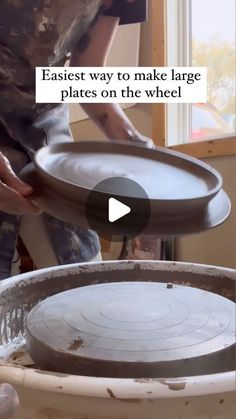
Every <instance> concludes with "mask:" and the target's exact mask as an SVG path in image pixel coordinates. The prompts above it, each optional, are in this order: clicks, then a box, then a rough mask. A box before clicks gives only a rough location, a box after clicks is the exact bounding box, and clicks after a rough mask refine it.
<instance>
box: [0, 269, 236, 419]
mask: <svg viewBox="0 0 236 419" xmlns="http://www.w3.org/2000/svg"><path fill="white" fill-rule="evenodd" d="M118 282H119V283H120V284H123V285H124V287H125V286H129V284H130V283H131V284H130V285H132V287H133V286H136V285H135V284H138V285H137V286H139V285H140V286H142V283H143V282H145V284H146V285H148V286H150V287H151V288H152V287H155V286H157V287H159V288H160V290H161V289H163V291H164V290H165V292H166V293H167V292H170V293H173V301H174V302H173V301H172V304H171V308H170V312H169V311H168V312H167V306H168V304H170V303H169V301H170V300H169V301H168V300H167V299H166V298H164V294H163V299H162V301H161V302H160V306H161V303H162V308H160V312H158V313H157V312H155V309H153V306H151V305H149V309H150V310H149V311H145V310H143V311H142V317H145V316H146V319H145V320H146V321H147V323H146V324H147V325H148V327H147V328H146V330H143V333H148V330H149V329H150V325H151V323H153V322H155V319H156V317H158V316H159V317H158V321H159V322H161V321H164V320H163V319H164V318H166V320H165V322H166V325H167V323H168V321H169V322H170V321H171V319H172V320H173V319H174V318H175V316H176V332H177V333H178V336H177V339H180V336H181V327H182V326H184V325H185V326H186V329H185V330H182V332H183V333H184V332H185V335H186V336H187V337H188V338H189V339H190V337H191V336H192V338H193V340H192V346H191V350H192V351H193V352H192V353H191V356H190V347H188V346H187V345H186V341H185V340H184V342H182V346H181V350H180V351H179V356H178V353H177V352H178V351H177V349H175V350H174V351H173V352H172V358H171V359H170V358H169V359H167V356H170V352H169V354H168V351H165V350H164V351H162V353H161V355H160V353H159V354H158V356H159V358H158V359H156V360H155V361H160V362H159V365H156V367H158V368H156V371H155V375H154V374H151V373H150V374H141V373H140V372H139V373H138V374H137V377H133V378H116V377H115V374H114V376H112V377H105V375H106V374H105V373H104V374H103V377H96V376H95V374H94V375H93V376H91V375H87V376H85V375H82V374H83V373H82V372H81V373H80V374H68V373H59V372H57V371H52V369H51V368H48V369H47V370H42V369H41V367H40V365H39V364H38V361H37V360H36V363H35V362H34V361H33V360H32V358H31V357H30V356H29V354H28V351H27V349H26V346H25V343H26V340H25V338H26V318H27V315H28V313H29V312H30V311H31V310H32V309H35V308H36V306H37V304H39V303H40V302H43V301H45V302H46V299H47V298H49V297H53V296H56V295H57V294H58V295H59V293H62V292H65V291H69V292H70V290H75V289H77V290H78V289H79V290H81V291H83V289H84V290H85V289H86V288H85V287H86V286H88V285H92V286H99V287H100V285H102V284H110V285H112V284H113V285H114V287H116V283H118ZM171 284H173V287H172V285H171ZM83 287H84V288H83ZM151 288H150V289H151ZM177 292H179V298H178V299H177V298H176V297H177V294H176V295H175V293H177ZM185 292H186V293H187V292H189V293H190V294H189V298H190V300H191V301H190V300H189V302H188V303H187V298H185V297H184V295H187V294H184V293H185ZM208 293H209V294H210V296H211V298H212V299H211V303H207V305H204V303H203V299H204V298H205V297H207V295H208ZM152 294H154V293H152ZM200 295H201V297H200ZM197 297H199V298H200V299H199V300H198V298H197ZM129 298H131V297H129ZM142 298H144V294H143V296H142ZM177 300H178V301H177ZM200 300H201V301H200ZM142 301H144V300H142ZM197 301H199V304H200V305H199V307H197V305H198V303H197ZM207 301H208V302H209V301H210V300H209V299H208V298H207ZM234 301H235V271H233V270H230V269H226V268H218V267H210V266H204V265H193V264H187V263H172V262H171V263H167V262H148V261H145V262H140V261H139V262H129V261H124V262H123V261H118V262H105V263H91V264H80V265H71V266H65V267H55V268H50V269H45V270H42V271H37V272H34V273H29V274H24V275H21V276H18V277H15V278H11V279H9V280H6V281H3V282H2V283H1V284H0V325H1V334H0V336H1V341H0V358H1V361H0V362H1V367H0V382H8V383H9V384H12V385H13V386H14V387H15V389H16V390H17V392H18V394H19V397H20V409H19V411H18V413H17V416H16V417H17V419H39V418H40V419H48V418H49V417H50V419H84V418H87V419H121V418H122V419H134V418H135V419H144V418H145V419H169V418H171V419H179V418H180V417H182V418H183V419H210V418H211V419H226V418H227V419H234V417H235V409H236V401H235V371H234V369H235V365H234V357H233V351H234V345H233V341H232V334H231V332H230V330H231V326H230V321H229V319H231V314H230V313H232V307H233V305H232V304H234ZM139 302H140V303H141V300H139ZM114 304H115V303H114ZM178 304H179V305H180V306H182V310H181V309H180V308H179V306H178ZM214 304H219V306H218V307H221V308H220V309H219V310H215V308H213V306H214ZM118 306H119V304H117V305H116V308H117V307H118ZM183 307H185V308H183ZM133 309H134V311H133V313H135V311H136V309H135V306H133ZM198 309H199V312H198ZM212 309H213V311H214V313H216V316H215V315H214V314H213V312H212ZM85 310H87V307H85ZM126 310H127V306H126ZM184 310H186V313H187V312H188V313H189V314H186V316H185V317H186V320H185V322H184V321H183V322H182V326H181V315H182V316H183V312H184ZM123 311H124V312H125V304H124V306H123ZM171 311H173V313H172V315H171ZM112 312H114V310H112ZM117 312H118V311H117ZM200 312H201V313H202V316H203V317H201V314H200ZM140 313H141V312H140ZM148 313H149V314H148ZM197 313H199V315H200V317H199V316H198V314H197ZM207 313H208V314H209V315H210V313H211V315H212V319H211V320H209V316H208V314H207ZM110 314H111V313H110V311H109V306H106V310H105V312H103V317H104V319H105V321H109V318H110V317H111V316H110ZM126 315H128V313H127V312H126ZM148 316H149V318H148ZM161 316H162V320H161V318H160V317H161ZM204 318H205V323H204ZM190 319H192V320H191V321H195V320H196V319H198V320H197V321H198V322H199V321H200V320H201V325H202V327H201V328H199V334H198V333H197V330H196V329H194V325H193V323H191V321H190ZM227 319H228V320H227ZM67 320H68V319H67ZM121 320H122V319H121V318H120V317H119V316H118V317H117V318H115V319H114V318H113V319H111V320H110V321H111V322H113V326H114V322H119V321H121ZM129 320H130V321H131V323H132V324H133V327H134V323H135V322H134V318H133V317H132V313H129ZM137 320H138V322H137V327H138V328H139V326H140V318H139V319H137ZM177 320H179V325H177V323H178V321H177ZM207 320H208V322H207ZM214 321H215V323H214ZM69 323H72V326H73V316H72V319H70V320H69ZM207 323H209V324H208V326H207ZM213 323H214V327H213V326H212V325H213ZM135 324H136V323H135ZM166 325H165V328H163V331H162V333H164V331H165V330H166V332H169V331H170V329H171V325H170V323H169V325H170V327H169V328H167V327H166ZM217 327H218V328H219V329H218V332H219V333H218V334H217ZM191 328H192V330H191ZM123 329H124V328H123ZM143 329H145V328H143ZM112 330H113V329H112ZM209 330H210V331H211V333H212V334H211V338H212V339H209V341H208V343H209V345H206V342H207V340H206V335H205V333H209ZM223 330H225V331H226V330H228V332H229V334H227V333H226V335H224V331H223ZM149 331H150V330H149ZM123 332H124V330H123ZM136 332H137V331H136ZM79 335H80V333H79ZM123 337H124V336H123ZM136 337H137V336H136ZM208 337H209V336H208ZM221 337H222V339H221ZM128 338H129V339H130V337H129V336H128ZM139 338H140V336H139ZM162 338H163V339H162V340H163V342H164V343H166V342H167V336H164V335H162ZM197 338H198V339H200V340H201V342H202V343H200V342H199V340H198V341H197ZM88 339H90V338H89V337H88ZM126 339H127V336H126ZM194 339H195V340H194ZM78 342H79V341H75V342H72V341H70V344H71V347H72V348H75V347H76V343H77V344H78ZM48 343H49V342H48ZM73 343H74V344H75V346H73ZM120 343H121V342H120ZM97 344H98V342H97ZM145 344H146V343H145ZM161 344H162V343H161V342H159V345H161ZM201 345H205V348H204V350H203V351H202V352H200V346H201ZM78 349H79V348H78ZM81 349H82V348H81ZM118 349H119V348H118ZM126 349H127V346H126ZM132 349H133V348H132ZM159 349H160V346H159ZM194 351H195V353H194ZM158 352H160V351H158ZM180 352H181V353H180ZM143 353H145V347H144V348H143ZM204 353H205V356H206V359H207V361H209V362H207V361H206V362H205V359H204V358H205V356H204ZM111 354H113V356H117V354H116V351H115V349H113V351H112V352H111ZM80 355H81V353H80ZM98 355H99V356H100V358H102V350H101V349H100V351H99V353H98ZM222 355H223V356H222ZM118 356H120V354H118ZM143 356H144V355H143ZM160 356H162V358H160ZM97 357H98V356H97ZM197 357H200V358H199V364H198V365H199V369H198V368H197V367H196V365H195V366H194V364H193V362H192V361H193V360H194V358H195V360H196V359H197ZM141 360H143V358H141V359H140V358H136V361H141ZM184 360H185V361H186V362H184ZM187 360H188V361H187ZM189 360H190V362H189ZM121 361H122V363H123V361H124V360H121ZM161 362H167V363H168V362H170V363H172V365H170V364H169V366H168V365H167V364H166V365H167V367H168V368H167V372H166V374H165V369H162V368H161V365H160V364H161ZM179 362H180V363H181V367H180V364H179V365H178V363H179ZM188 364H189V366H188ZM174 365H175V368H174ZM201 368H202V369H201ZM113 372H114V371H112V373H113ZM149 372H150V371H149ZM107 375H109V376H110V374H107ZM118 375H119V374H118ZM122 375H123V373H122V374H120V376H122ZM141 375H142V376H141ZM127 376H132V374H130V371H127Z"/></svg>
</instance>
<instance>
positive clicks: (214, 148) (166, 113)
mask: <svg viewBox="0 0 236 419" xmlns="http://www.w3.org/2000/svg"><path fill="white" fill-rule="evenodd" d="M152 23H153V37H154V39H153V65H154V66H162V65H168V66H191V65H193V66H205V67H207V68H208V103H206V104H202V103H199V104H193V105H191V104H169V105H166V106H165V105H161V104H157V105H154V135H155V139H156V142H157V144H159V145H166V146H169V147H172V148H176V149H178V150H180V151H184V152H189V154H193V155H197V156H198V157H203V156H205V155H219V154H234V153H235V0H224V1H222V0H152ZM161 29H162V33H160V30H161ZM163 41H164V42H163ZM162 42H163V45H164V46H163V48H162ZM161 49H162V50H161ZM160 115H162V117H160ZM163 117H164V120H163ZM161 118H162V120H161ZM163 126H164V128H163Z"/></svg>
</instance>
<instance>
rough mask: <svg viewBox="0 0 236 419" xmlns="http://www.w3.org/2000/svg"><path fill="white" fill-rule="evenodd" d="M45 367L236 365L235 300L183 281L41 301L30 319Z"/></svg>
mask: <svg viewBox="0 0 236 419" xmlns="http://www.w3.org/2000/svg"><path fill="white" fill-rule="evenodd" d="M26 331H27V346H28V349H29V352H30V354H31V356H32V358H33V359H34V361H35V362H36V363H37V365H39V366H40V367H41V368H44V369H45V368H46V369H49V370H54V371H60V372H65V373H69V374H80V375H93V376H102V377H104V376H107V377H157V376H159V377H165V376H168V377H170V376H171V377H174V376H181V374H182V371H183V369H184V371H185V374H186V373H187V375H198V374H201V373H202V372H203V371H204V372H205V373H207V371H211V370H212V369H214V370H215V371H216V370H217V371H221V370H222V369H223V370H224V371H225V370H227V369H230V368H231V367H232V365H230V364H231V363H232V359H233V357H232V354H233V351H234V344H235V304H234V303H233V302H232V301H230V300H228V299H226V298H224V297H222V296H220V295H217V294H213V293H210V292H208V291H203V290H199V289H196V288H191V287H186V286H183V285H173V284H163V283H153V282H125V283H124V282H122V283H121V282H119V283H118V282H117V283H112V284H98V285H92V286H85V287H81V288H77V289H74V290H70V291H65V292H62V293H60V294H57V295H54V296H53V297H50V298H48V299H46V300H44V301H43V302H41V303H39V304H38V305H37V306H36V307H35V308H34V309H33V310H32V311H31V312H30V314H29V315H28V318H27V321H26Z"/></svg>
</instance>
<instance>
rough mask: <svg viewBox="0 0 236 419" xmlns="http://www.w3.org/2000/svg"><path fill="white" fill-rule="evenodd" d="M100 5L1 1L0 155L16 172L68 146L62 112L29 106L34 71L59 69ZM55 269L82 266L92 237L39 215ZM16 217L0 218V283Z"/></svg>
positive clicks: (66, 0) (95, 246)
mask: <svg viewBox="0 0 236 419" xmlns="http://www.w3.org/2000/svg"><path fill="white" fill-rule="evenodd" d="M100 6H101V0H1V2H0V57H1V58H0V151H2V152H3V153H4V154H5V155H6V156H7V157H8V159H9V160H10V162H11V164H12V167H13V169H14V170H15V172H16V173H17V174H18V173H19V171H20V170H21V169H22V168H23V167H24V166H25V165H26V164H27V163H28V162H29V161H30V160H31V159H32V156H33V154H34V152H35V151H36V150H38V149H39V148H41V147H42V146H43V145H45V144H49V143H50V144H51V143H52V142H61V141H71V133H70V130H69V120H68V110H67V107H66V106H61V105H59V106H57V105H48V104H40V105H39V104H35V94H34V93H35V91H34V89H35V88H34V69H35V66H48V65H54V66H57V65H64V63H65V61H66V56H67V54H68V53H69V52H70V51H71V49H72V48H73V46H74V45H75V44H76V43H77V42H78V41H79V40H80V38H81V37H82V35H83V34H84V33H85V31H86V29H87V28H88V27H89V25H90V24H91V22H92V21H93V20H94V18H95V16H96V15H97V13H98V10H99V7H100ZM44 219H45V224H46V227H47V230H48V233H49V236H50V239H51V242H52V246H53V248H54V251H55V253H56V255H57V257H58V262H59V263H60V264H64V263H65V264H67V263H74V262H80V261H88V260H90V259H91V258H93V257H94V256H95V255H96V254H97V253H98V251H99V241H98V238H97V236H96V234H95V233H94V232H92V231H90V230H88V231H82V230H80V229H79V228H78V227H74V226H72V225H68V224H65V223H63V222H61V221H59V220H56V219H54V218H52V217H50V216H48V215H46V214H45V215H44ZM19 225H20V217H18V216H13V215H9V214H6V213H1V212H0V279H3V278H6V277H8V276H9V274H10V269H11V263H12V258H13V254H14V249H15V243H16V239H17V235H18V230H19Z"/></svg>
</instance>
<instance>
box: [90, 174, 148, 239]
mask: <svg viewBox="0 0 236 419" xmlns="http://www.w3.org/2000/svg"><path fill="white" fill-rule="evenodd" d="M149 217H150V202H149V198H148V196H147V194H146V192H145V190H144V189H143V188H142V187H141V186H140V185H139V184H138V183H136V182H134V181H133V180H131V179H129V178H125V177H113V178H109V179H105V180H103V181H102V182H100V183H98V184H97V185H96V187H95V188H94V189H93V190H92V191H91V192H90V193H89V195H88V199H87V202H86V218H87V221H88V224H89V226H90V228H91V229H92V230H94V231H97V233H98V234H99V236H101V237H103V238H105V239H111V236H112V239H113V240H116V241H122V240H123V238H124V236H126V237H127V238H128V239H131V238H133V237H136V236H138V235H139V234H141V233H142V232H143V231H144V230H145V228H146V226H147V224H148V221H149Z"/></svg>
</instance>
